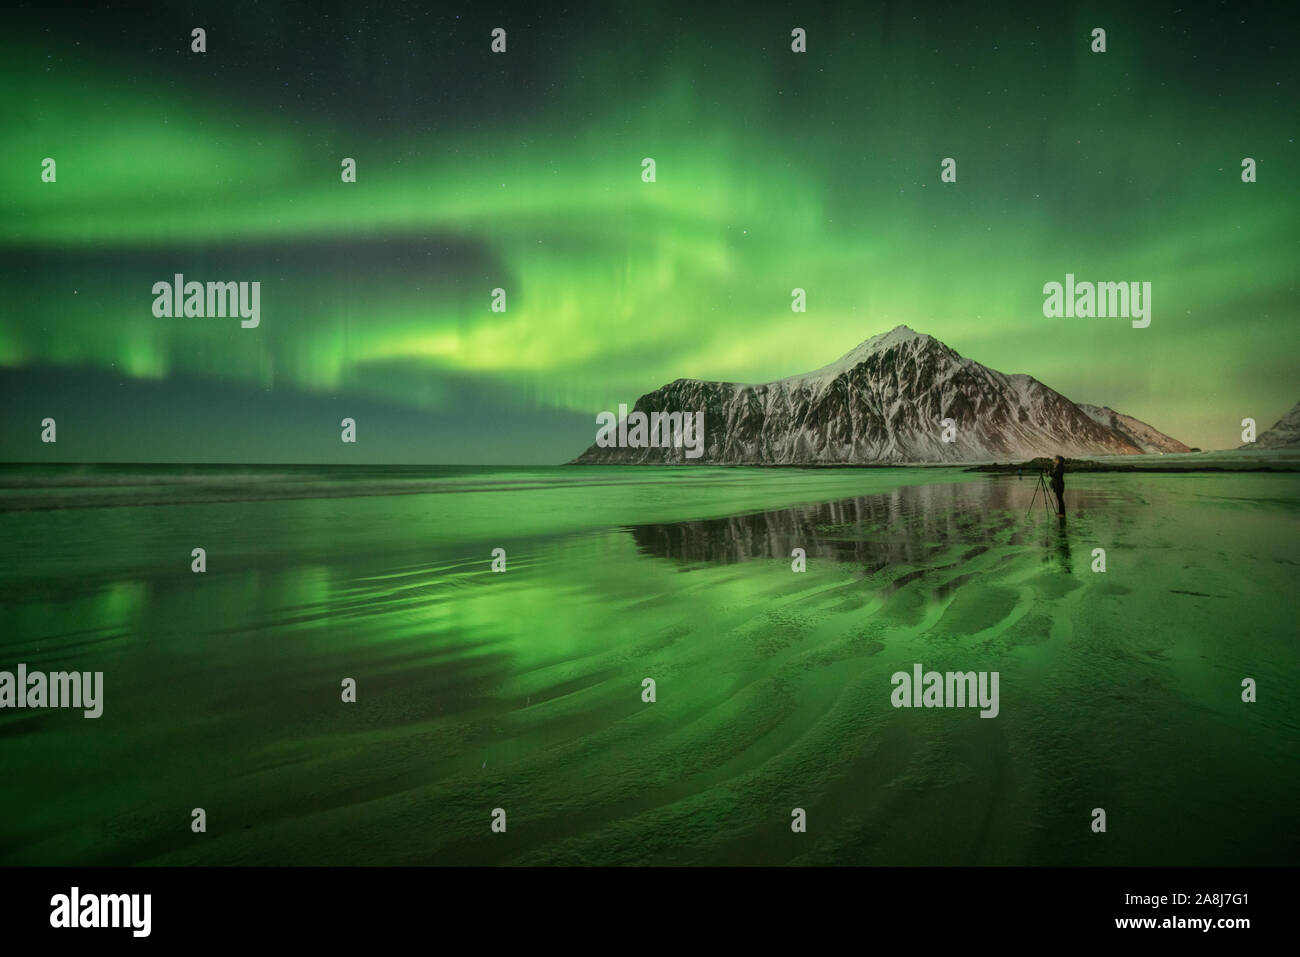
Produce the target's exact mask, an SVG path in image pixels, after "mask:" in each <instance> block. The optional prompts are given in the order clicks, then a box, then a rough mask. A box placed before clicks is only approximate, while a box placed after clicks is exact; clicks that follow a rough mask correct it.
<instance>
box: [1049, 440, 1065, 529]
mask: <svg viewBox="0 0 1300 957" xmlns="http://www.w3.org/2000/svg"><path fill="white" fill-rule="evenodd" d="M1052 493H1053V494H1054V495H1055V496H1056V514H1057V515H1059V516H1061V517H1062V518H1065V459H1063V458H1061V457H1060V456H1059V455H1057V456H1055V457H1054V458H1053V459H1052Z"/></svg>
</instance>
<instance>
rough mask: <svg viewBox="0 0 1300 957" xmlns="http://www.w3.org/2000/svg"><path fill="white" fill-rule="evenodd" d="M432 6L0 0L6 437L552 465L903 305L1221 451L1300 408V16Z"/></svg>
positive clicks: (50, 449)
mask: <svg viewBox="0 0 1300 957" xmlns="http://www.w3.org/2000/svg"><path fill="white" fill-rule="evenodd" d="M436 7H437V9H435V10H427V9H424V4H398V3H392V4H383V5H382V9H381V6H380V5H375V7H374V9H368V5H366V4H356V5H346V6H345V5H328V4H326V5H317V4H292V5H283V6H279V5H275V4H266V3H257V4H239V3H225V2H223V3H205V4H183V3H178V4H171V5H167V6H166V7H165V8H163V7H161V6H158V7H155V6H152V5H131V4H126V5H120V4H114V5H113V6H112V9H111V10H104V9H100V8H87V9H86V10H85V12H84V13H83V14H82V15H80V16H77V15H76V14H75V13H73V12H70V9H69V8H65V7H58V6H55V5H46V4H40V5H37V4H28V5H24V4H19V6H18V9H17V11H16V12H13V13H10V14H8V15H7V21H6V26H5V29H4V31H3V35H2V36H0V88H2V89H3V93H4V96H3V100H2V102H3V107H0V143H3V150H2V151H0V460H5V461H172V462H189V461H208V462H348V461H358V462H369V463H378V462H411V463H421V462H429V463H559V462H561V461H564V460H567V459H569V458H571V457H572V456H574V455H576V454H577V453H578V452H580V451H581V450H582V449H583V448H585V447H586V446H587V445H589V444H590V443H591V441H592V440H593V438H594V434H595V415H596V413H597V412H599V411H601V410H603V409H616V408H617V405H618V403H619V402H627V403H629V404H630V403H631V402H632V401H634V400H635V399H636V398H637V397H638V396H639V395H641V394H643V393H645V392H647V391H650V390H652V389H654V388H656V387H658V386H660V385H662V384H664V383H666V382H669V381H671V380H673V379H676V378H679V377H698V378H706V379H725V380H733V381H742V382H761V381H767V380H770V379H775V378H780V377H783V376H787V375H792V374H795V373H800V372H806V371H809V370H812V369H815V368H818V367H820V366H823V365H826V364H827V363H829V362H831V361H832V360H834V359H836V358H837V357H839V356H840V355H842V354H843V353H845V352H847V351H848V350H850V349H851V348H853V347H854V346H855V345H857V344H858V343H859V342H861V341H862V340H863V339H866V338H867V337H869V336H871V335H874V334H876V333H880V332H884V331H887V330H888V329H890V328H892V327H894V326H895V325H898V324H900V323H905V324H907V325H909V326H911V327H912V328H913V329H916V330H917V331H920V332H926V333H929V334H931V335H933V336H935V337H937V338H939V339H941V340H942V341H944V342H945V343H947V344H948V345H950V346H952V347H953V348H954V349H956V350H957V351H958V352H960V353H962V354H963V355H965V356H968V357H970V358H972V359H975V360H977V361H980V362H982V363H984V364H986V365H989V366H992V367H993V368H996V369H999V370H1001V371H1003V372H1007V373H1014V372H1025V373H1029V374H1031V375H1033V376H1035V377H1036V378H1038V379H1040V380H1041V381H1043V382H1045V383H1047V384H1048V385H1050V386H1051V387H1053V388H1055V389H1057V390H1058V391H1060V392H1062V393H1064V394H1065V395H1066V396H1068V397H1069V398H1071V399H1073V400H1075V401H1077V402H1090V403H1095V404H1099V405H1109V406H1111V407H1112V408H1115V409H1117V410H1119V411H1121V412H1124V413H1127V414H1130V415H1134V416H1136V417H1138V418H1139V419H1142V420H1144V421H1146V422H1149V423H1151V424H1152V425H1154V426H1156V427H1157V428H1159V429H1161V430H1162V431H1165V432H1167V433H1169V434H1171V435H1173V436H1174V437H1175V438H1177V439H1180V440H1182V441H1184V442H1187V443H1188V444H1189V445H1193V446H1199V447H1202V448H1206V449H1211V448H1224V447H1235V446H1236V445H1239V444H1240V442H1241V439H1240V425H1239V423H1240V421H1241V419H1242V418H1244V417H1246V416H1251V417H1254V418H1256V419H1257V420H1258V423H1259V428H1260V429H1261V430H1262V429H1264V428H1266V427H1267V426H1269V425H1271V424H1272V423H1273V422H1274V421H1275V420H1276V419H1277V418H1278V417H1279V416H1281V415H1282V413H1283V412H1285V411H1286V410H1287V409H1289V408H1290V407H1291V406H1292V405H1293V404H1295V402H1296V400H1297V399H1298V398H1300V390H1298V389H1297V388H1296V383H1297V377H1296V375H1295V356H1296V351H1297V346H1298V345H1300V335H1298V334H1297V331H1296V330H1297V320H1298V319H1300V315H1298V313H1300V310H1297V307H1296V301H1297V300H1296V295H1297V289H1296V285H1297V272H1298V271H1300V270H1298V269H1297V263H1300V226H1298V224H1300V188H1298V187H1297V177H1298V176H1300V165H1298V164H1297V152H1296V142H1295V136H1296V125H1297V117H1298V116H1300V109H1298V108H1297V107H1298V105H1300V104H1298V99H1297V96H1296V91H1297V86H1296V84H1297V66H1296V64H1297V62H1300V58H1297V57H1296V56H1295V51H1294V41H1295V37H1296V26H1297V19H1298V18H1297V16H1296V14H1294V13H1293V12H1291V11H1293V10H1295V6H1294V4H1280V3H1279V4H1270V5H1253V4H1243V3H1225V4H1206V5H1196V4H1132V3H1113V4H1097V3H1088V4H1063V5H1057V4H1041V3H1034V4H1026V5H1023V6H1017V5H1014V4H992V5H988V6H982V5H975V4H954V5H951V6H949V5H936V6H932V5H928V4H924V3H916V2H907V3H898V4H848V3H840V4H835V5H825V4H807V3H789V4H757V5H751V4H745V5H736V6H734V7H728V8H727V9H726V10H725V11H710V10H709V9H706V8H705V5H703V4H699V3H673V4H665V3H638V4H633V3H626V4H611V3H593V4H567V5H564V6H562V7H561V6H559V5H554V4H549V3H529V4H523V5H518V6H517V7H516V6H509V5H498V4H492V3H477V4H468V3H467V4H463V5H456V4H447V5H442V4H439V5H436ZM457 10H459V11H460V12H459V13H458V12H457ZM194 27H203V28H204V29H205V30H206V31H207V52H206V53H203V54H198V53H193V52H191V51H190V44H191V30H192V29H193V28H194ZM494 27H502V28H504V29H505V30H506V31H507V52H506V53H504V54H493V53H492V52H491V51H490V43H491V36H490V34H491V31H492V29H493V28H494ZM794 27H802V28H804V29H805V30H806V31H807V36H808V41H807V42H808V52H807V53H804V54H796V53H793V52H791V49H790V42H791V38H790V32H791V29H792V28H794ZM1094 27H1103V28H1105V30H1106V33H1107V52H1105V53H1104V54H1095V53H1093V52H1091V50H1090V43H1091V36H1090V34H1091V31H1092V29H1093V28H1094ZM45 157H53V158H54V159H55V160H56V162H57V181H56V182H55V183H45V182H42V181H41V162H42V160H43V158H45ZM344 157H352V158H355V160H356V162H357V182H356V183H355V184H345V183H343V182H341V181H340V169H341V167H340V163H341V161H342V159H343V158H344ZM645 157H652V158H654V160H655V161H656V165H657V169H656V173H657V181H656V182H654V183H645V182H642V176H641V173H642V166H641V162H642V159H643V158H645ZM945 157H953V158H955V159H956V161H957V181H956V182H955V183H942V182H941V181H940V163H941V161H942V160H943V159H944V158H945ZM1243 157H1252V158H1254V159H1255V160H1256V162H1257V164H1258V182H1256V183H1254V184H1245V183H1243V182H1242V180H1241V161H1242V159H1243ZM1067 272H1071V273H1074V274H1075V276H1076V277H1077V278H1078V279H1080V280H1094V281H1149V282H1151V283H1152V286H1153V294H1152V299H1153V301H1152V307H1153V309H1152V322H1151V325H1150V327H1149V328H1147V329H1142V330H1138V329H1133V328H1131V327H1130V324H1129V322H1128V321H1127V320H1124V319H1049V318H1045V317H1044V316H1043V310H1042V306H1043V299H1044V296H1043V292H1042V288H1043V284H1044V283H1047V282H1051V281H1057V282H1060V281H1063V280H1064V277H1065V274H1066V273H1067ZM176 273H183V274H184V275H185V276H186V278H187V279H193V280H199V281H208V280H213V281H241V280H242V281H253V280H257V281H260V282H261V283H262V293H261V324H260V326H259V327H258V328H256V329H242V328H241V327H240V323H239V320H238V319H237V318H215V317H209V318H193V317H191V318H158V317H155V316H154V314H153V312H152V305H153V299H154V297H153V294H152V292H151V287H152V286H153V284H154V283H155V282H157V281H160V280H168V281H169V280H171V279H172V277H173V275H174V274H176ZM497 287H501V288H503V289H505V290H506V297H507V310H506V311H505V312H504V313H501V312H493V311H492V309H491V293H492V290H493V289H494V288H497ZM795 287H802V288H804V289H806V290H807V296H808V311H807V312H806V313H804V314H798V313H792V312H791V309H790V301H791V299H790V294H791V290H792V289H793V288H795ZM46 416H52V417H54V418H55V419H56V420H57V422H58V439H59V441H58V443H57V445H46V444H42V443H41V442H40V421H41V419H42V418H44V417H46ZM345 416H351V417H353V418H355V419H356V420H357V430H358V442H357V444H356V445H354V446H353V445H344V444H343V443H341V442H340V441H339V432H340V428H339V423H340V420H341V419H342V418H343V417H345Z"/></svg>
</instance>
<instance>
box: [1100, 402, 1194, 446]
mask: <svg viewBox="0 0 1300 957" xmlns="http://www.w3.org/2000/svg"><path fill="white" fill-rule="evenodd" d="M1078 406H1079V408H1080V409H1082V410H1083V411H1084V414H1085V415H1087V416H1088V418H1090V419H1092V421H1094V422H1096V423H1097V424H1098V425H1103V426H1105V427H1106V428H1108V429H1109V430H1110V431H1112V432H1114V433H1115V434H1116V435H1119V436H1122V437H1123V438H1125V439H1128V440H1129V441H1130V442H1132V443H1133V444H1134V445H1136V446H1137V447H1138V448H1139V449H1141V450H1142V451H1143V452H1152V453H1154V452H1190V451H1191V448H1190V447H1189V446H1186V445H1183V443H1182V442H1179V441H1178V440H1177V439H1171V438H1170V437H1169V436H1167V435H1165V434H1164V433H1163V432H1160V431H1158V430H1156V429H1153V428H1152V427H1151V426H1149V425H1147V424H1146V423H1145V422H1142V421H1140V420H1138V419H1135V418H1133V416H1131V415H1124V414H1123V413H1121V412H1116V411H1115V410H1114V409H1112V408H1111V407H1110V406H1107V405H1087V404H1085V403H1083V402H1080V403H1078Z"/></svg>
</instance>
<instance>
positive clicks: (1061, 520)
mask: <svg viewBox="0 0 1300 957" xmlns="http://www.w3.org/2000/svg"><path fill="white" fill-rule="evenodd" d="M1056 526H1057V528H1056V557H1057V558H1059V559H1060V561H1061V570H1062V571H1064V572H1065V573H1066V574H1067V575H1068V574H1070V533H1069V532H1067V531H1066V530H1065V516H1064V515H1058V516H1057V517H1056Z"/></svg>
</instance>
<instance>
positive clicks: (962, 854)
mask: <svg viewBox="0 0 1300 957" xmlns="http://www.w3.org/2000/svg"><path fill="white" fill-rule="evenodd" d="M1032 488H1033V485H1032V483H1031V482H1030V481H1029V480H1027V479H1026V480H1023V481H1018V480H1017V479H1016V478H1015V476H991V475H982V474H981V475H974V474H965V473H962V472H959V471H956V470H936V469H924V470H922V469H910V470H909V469H890V470H830V471H803V470H787V469H782V470H762V469H707V468H699V469H697V468H683V469H659V470H656V469H651V468H557V469H498V470H491V471H485V470H476V469H438V470H429V469H405V468H392V469H371V470H354V469H333V470H331V469H318V468H267V469H230V468H215V467H207V468H202V469H195V470H186V471H180V470H176V469H162V468H153V469H147V470H142V469H139V468H126V467H122V468H117V469H107V470H105V469H100V470H73V469H68V468H64V469H58V468H52V467H46V468H43V469H40V470H30V469H28V470H24V469H21V468H15V467H7V468H3V469H0V670H10V671H12V670H14V669H15V668H16V666H17V664H18V663H19V662H22V663H25V664H26V665H27V666H28V668H29V670H45V671H54V670H65V669H76V670H79V671H103V672H104V682H105V691H104V714H103V717H101V718H99V719H98V720H86V719H84V718H82V717H81V713H80V712H79V711H71V710H44V711H37V710H26V711H20V710H14V709H5V710H3V711H0V769H2V773H0V863H7V864H12V863H28V864H65V863H86V864H136V863H149V864H160V863H209V864H244V863H258V864H262V863H274V864H316V863H349V864H354V863H359V864H384V863H392V864H406V863H530V864H531V863H582V864H604V863H616V864H621V863H666V864H685V863H843V864H849V863H873V864H910V863H915V864H923V863H924V864H930V863H952V864H1013V863H1033V864H1048V863H1052V864H1055V863H1070V864H1109V863H1118V864H1172V863H1188V864H1195V863H1206V864H1208V863H1216V864H1217V863H1223V864H1231V863H1279V864H1280V863H1297V862H1300V836H1297V827H1296V825H1297V818H1298V817H1300V813H1298V812H1297V798H1298V797H1300V757H1298V756H1300V714H1298V713H1297V709H1296V708H1295V706H1294V704H1293V703H1292V701H1293V695H1294V691H1295V689H1296V688H1297V687H1298V686H1300V662H1298V656H1297V650H1296V627H1295V621H1294V604H1295V598H1294V595H1295V584H1296V577H1297V569H1298V568H1300V545H1298V544H1297V542H1300V536H1298V535H1297V533H1298V532H1300V477H1297V476H1295V475H1285V474H1276V475H1270V474H1246V475H1230V474H1229V475H1077V476H1071V486H1070V491H1069V497H1070V504H1071V508H1072V509H1073V511H1072V514H1071V516H1070V517H1069V520H1068V524H1067V525H1066V527H1065V528H1064V529H1061V528H1060V527H1059V526H1058V525H1057V523H1056V521H1055V519H1054V518H1052V517H1050V516H1048V515H1045V514H1044V513H1043V512H1042V510H1041V509H1035V510H1033V511H1031V512H1030V514H1029V516H1028V517H1027V516H1026V514H1025V510H1026V506H1028V505H1029V500H1030V493H1031V491H1032ZM196 546H201V547H203V548H205V549H206V551H207V568H208V570H207V572H206V573H205V574H194V573H192V572H191V571H190V562H191V558H190V551H191V549H192V548H194V547H196ZM796 547H799V548H803V549H805V550H806V552H807V557H808V568H807V571H806V572H805V573H802V574H796V573H794V572H792V571H791V567H790V562H791V558H790V553H791V550H792V549H793V548H796ZM494 548H504V549H505V550H506V555H507V571H506V572H505V573H504V574H494V573H492V571H491V569H490V563H491V553H492V550H493V549H494ZM1095 548H1104V549H1105V550H1106V564H1107V570H1106V572H1105V573H1095V572H1093V571H1092V570H1091V565H1092V563H1093V561H1094V559H1093V554H1092V553H1093V549H1095ZM916 662H920V663H922V664H923V665H924V666H925V668H926V669H927V670H930V669H934V670H939V671H946V670H961V671H968V670H976V671H981V670H989V671H998V672H999V673H1000V676H1001V677H1000V714H999V715H998V717H997V718H996V719H993V720H985V719H980V718H979V717H978V712H977V711H975V710H965V709H947V710H945V709H897V710H896V709H894V708H893V707H891V706H890V692H891V691H892V690H893V689H892V686H891V684H890V675H891V674H892V673H893V672H895V671H899V670H905V671H910V670H911V667H912V665H913V663H916ZM646 677H650V678H654V679H655V681H656V683H657V699H658V700H657V701H656V702H655V703H653V704H646V703H643V702H642V700H641V689H642V679H643V678H646ZM1243 677H1252V678H1254V679H1255V680H1256V681H1257V682H1258V686H1259V701H1258V702H1257V703H1255V704H1244V703H1242V701H1241V697H1240V695H1241V680H1242V678H1243ZM344 678H354V679H355V680H356V682H357V687H358V692H357V695H358V700H357V703H355V704H344V703H342V702H341V701H340V683H341V681H342V680H343V679H344ZM196 807H202V808H204V809H205V811H206V812H207V819H208V830H207V833H205V834H194V833H192V832H191V830H190V820H191V818H190V812H191V809H193V808H196ZM498 807H500V808H504V809H505V810H506V813H507V822H508V826H507V832H506V833H505V834H493V833H492V832H491V830H490V821H491V813H492V810H493V809H494V808H498ZM795 807H800V808H804V809H805V810H806V812H807V815H808V832H807V833H806V834H794V833H792V832H791V830H790V819H791V818H790V813H791V809H792V808H795ZM1095 807H1101V808H1104V809H1105V810H1106V813H1107V832H1106V833H1105V834H1094V833H1092V832H1091V830H1090V828H1089V824H1090V821H1091V816H1090V815H1091V811H1092V809H1093V808H1095Z"/></svg>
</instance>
